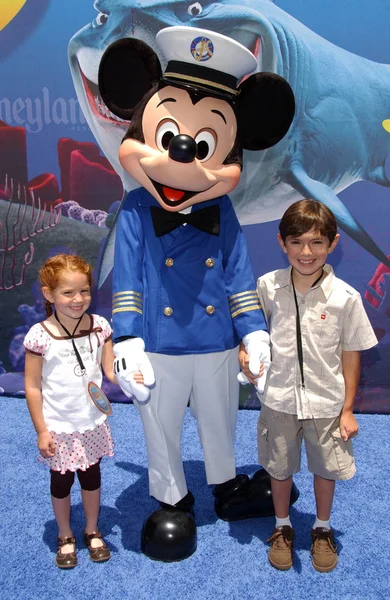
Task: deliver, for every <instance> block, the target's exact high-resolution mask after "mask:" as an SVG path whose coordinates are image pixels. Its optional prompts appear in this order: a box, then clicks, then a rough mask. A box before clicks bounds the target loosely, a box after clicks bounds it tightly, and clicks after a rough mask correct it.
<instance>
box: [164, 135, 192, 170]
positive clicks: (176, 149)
mask: <svg viewBox="0 0 390 600" xmlns="http://www.w3.org/2000/svg"><path fill="white" fill-rule="evenodd" d="M197 151H198V148H197V145H196V142H195V140H194V138H192V137H191V136H189V135H184V134H180V135H175V137H173V138H172V139H171V141H170V142H169V158H171V159H172V160H175V161H176V162H181V163H190V162H192V161H193V160H194V159H195V156H196V153H197Z"/></svg>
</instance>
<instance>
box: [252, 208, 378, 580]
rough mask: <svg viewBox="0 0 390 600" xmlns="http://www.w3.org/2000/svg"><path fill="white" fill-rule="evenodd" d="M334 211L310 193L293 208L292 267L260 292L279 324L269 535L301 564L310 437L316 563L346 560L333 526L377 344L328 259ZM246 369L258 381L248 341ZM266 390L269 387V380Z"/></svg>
mask: <svg viewBox="0 0 390 600" xmlns="http://www.w3.org/2000/svg"><path fill="white" fill-rule="evenodd" d="M339 237H340V236H339V234H338V233H337V224H336V220H335V218H334V215H333V213H332V212H331V211H330V210H329V209H328V208H327V207H326V206H325V205H323V204H322V203H320V202H317V201H314V200H301V201H299V202H296V203H295V204H293V205H292V206H290V207H289V208H288V210H287V211H286V212H285V214H284V215H283V217H282V219H281V222H280V225H279V234H278V236H277V238H278V242H279V244H280V246H281V248H282V250H283V252H284V253H285V254H287V258H288V260H289V262H290V265H291V266H290V267H289V268H287V269H280V270H277V271H274V272H271V273H267V274H266V275H264V276H262V277H260V278H259V280H258V282H257V293H258V296H259V299H260V303H261V305H262V307H263V310H264V313H265V316H266V319H267V322H268V325H269V327H270V336H271V350H272V362H271V367H270V370H269V373H268V376H267V382H266V386H265V391H264V396H263V397H262V398H261V403H262V407H261V413H260V417H259V423H258V452H259V462H260V463H261V464H262V465H263V467H264V468H265V469H266V470H267V472H268V473H269V474H270V477H271V487H272V497H273V502H274V506H275V515H276V525H275V530H274V532H273V534H272V535H271V537H270V538H269V540H267V541H268V542H270V543H271V547H270V551H269V554H268V558H269V561H270V563H271V565H272V566H273V567H275V568H277V569H281V570H287V569H289V568H290V567H291V566H292V546H293V539H294V531H293V529H292V525H291V521H290V517H289V500H290V491H291V484H292V475H293V474H294V473H297V472H298V471H299V469H300V451H301V443H302V438H303V439H304V440H305V448H306V454H307V459H308V467H309V470H310V471H311V472H312V473H313V474H314V494H315V499H316V508H317V518H316V521H315V523H314V525H313V529H312V531H311V536H312V546H311V555H312V563H313V566H314V568H315V569H316V570H317V571H322V572H328V571H331V570H332V569H334V568H335V567H336V565H337V560H338V557H337V549H336V545H335V541H334V537H333V532H332V529H331V527H330V512H331V508H332V502H333V495H334V487H335V481H336V480H346V479H350V478H351V477H353V475H354V473H355V471H356V469H355V464H354V459H353V453H352V442H351V438H353V437H355V436H356V435H357V432H358V429H359V427H358V424H357V422H356V419H355V416H354V414H353V403H354V398H355V395H356V390H357V387H358V383H359V375H360V351H361V350H366V349H368V348H371V347H372V346H375V345H376V344H377V339H376V337H375V334H374V332H373V330H372V327H371V325H370V322H369V320H368V317H367V315H366V313H365V311H364V308H363V304H362V301H361V297H360V295H359V293H358V292H357V291H356V290H354V289H353V288H352V287H350V286H349V285H348V284H346V283H344V282H343V281H341V280H340V279H338V278H337V277H335V275H334V273H333V269H332V267H331V266H329V265H327V264H325V263H326V258H327V256H328V254H330V253H331V252H333V250H334V249H335V247H336V245H337V243H338V240H339ZM240 364H241V368H242V371H243V373H244V374H245V375H246V376H247V377H248V379H249V380H250V381H251V383H254V384H255V385H256V383H257V381H258V376H259V374H258V375H257V376H253V374H251V372H250V371H249V361H248V356H247V354H246V353H245V351H244V348H243V347H242V349H241V351H240ZM260 389H261V387H260Z"/></svg>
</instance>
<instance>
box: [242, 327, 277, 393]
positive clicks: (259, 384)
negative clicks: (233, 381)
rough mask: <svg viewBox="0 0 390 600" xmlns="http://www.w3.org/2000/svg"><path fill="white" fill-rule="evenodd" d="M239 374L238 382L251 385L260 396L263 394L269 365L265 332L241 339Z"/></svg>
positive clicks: (250, 334) (266, 334)
mask: <svg viewBox="0 0 390 600" xmlns="http://www.w3.org/2000/svg"><path fill="white" fill-rule="evenodd" d="M238 359H239V363H240V367H241V373H239V375H238V381H239V382H240V383H241V384H243V385H245V384H247V383H252V384H253V385H254V386H255V387H256V389H257V391H258V392H259V393H260V394H263V393H264V387H265V381H266V377H267V371H268V369H269V367H270V364H271V352H270V347H269V335H268V333H267V332H266V331H253V332H252V333H248V334H247V335H245V336H244V337H243V339H242V343H241V347H240V352H239V355H238Z"/></svg>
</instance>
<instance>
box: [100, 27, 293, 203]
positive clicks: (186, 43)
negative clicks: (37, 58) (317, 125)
mask: <svg viewBox="0 0 390 600" xmlns="http://www.w3.org/2000/svg"><path fill="white" fill-rule="evenodd" d="M156 41H157V44H158V45H159V47H160V49H161V51H162V53H163V54H164V56H165V57H166V59H167V62H168V64H167V68H166V70H165V72H164V74H163V73H162V69H161V65H160V61H159V59H158V57H157V55H156V53H155V52H154V51H153V50H152V49H151V48H150V47H149V46H148V45H147V44H145V43H144V42H142V41H140V40H135V39H130V38H129V39H127V38H126V39H122V40H118V41H117V42H114V43H113V44H112V45H111V46H109V47H108V48H107V50H106V51H105V53H104V55H103V57H102V60H101V63H100V68H99V88H100V93H101V96H102V98H103V100H104V102H105V103H106V105H107V107H108V108H109V109H110V110H111V111H112V112H113V113H114V114H115V115H117V116H119V117H120V118H122V119H125V120H131V124H130V127H129V129H128V131H127V133H126V135H125V137H124V139H123V142H122V145H121V148H120V153H119V157H120V162H121V164H122V166H123V167H124V169H125V170H126V171H127V172H128V173H129V174H130V175H131V176H132V177H134V179H136V181H138V183H139V184H140V185H141V186H143V187H144V188H146V189H147V190H148V191H149V192H150V193H151V194H152V195H153V196H154V198H155V199H156V200H157V201H158V202H159V203H160V205H161V206H162V207H163V208H164V209H165V210H168V211H173V212H175V211H178V210H183V209H185V208H187V207H188V206H191V205H193V204H197V203H199V202H204V201H206V200H211V199H213V198H217V197H218V196H222V195H223V194H227V193H229V192H230V191H231V190H233V189H234V188H235V187H236V185H237V184H238V182H239V179H240V174H241V167H242V150H243V149H247V150H264V149H266V148H269V147H271V146H273V145H275V144H276V143H277V142H278V141H279V140H281V139H282V138H283V137H284V136H285V134H286V133H287V131H288V129H289V127H290V125H291V122H292V119H293V117H294V110H295V102H294V95H293V92H292V90H291V88H290V86H289V84H288V83H287V82H286V81H285V80H284V79H283V78H282V77H280V76H278V75H275V74H273V73H256V74H254V75H251V76H250V77H248V78H247V79H245V80H244V81H243V82H242V83H241V84H240V85H237V84H238V81H240V80H241V79H242V78H243V77H244V76H246V75H247V74H248V73H251V72H252V71H254V70H255V68H256V67H257V61H256V59H255V57H254V56H253V55H252V53H251V52H249V50H247V48H245V47H244V46H242V45H241V44H239V43H238V42H236V41H235V40H232V39H231V38H227V37H226V36H223V35H221V34H217V33H214V32H211V31H207V30H201V29H195V28H192V27H169V28H166V29H163V30H161V31H160V32H159V33H158V34H157V38H156Z"/></svg>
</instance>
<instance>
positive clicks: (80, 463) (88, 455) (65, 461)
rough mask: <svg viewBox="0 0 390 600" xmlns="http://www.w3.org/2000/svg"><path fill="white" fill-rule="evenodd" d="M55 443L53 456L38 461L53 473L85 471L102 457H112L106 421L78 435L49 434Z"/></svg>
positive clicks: (112, 448) (111, 445)
mask: <svg viewBox="0 0 390 600" xmlns="http://www.w3.org/2000/svg"><path fill="white" fill-rule="evenodd" d="M50 434H51V436H52V438H53V440H54V443H55V455H54V456H52V457H51V458H44V457H43V456H40V457H39V459H38V461H39V462H43V463H45V464H46V465H47V466H48V467H49V468H50V469H52V470H53V471H61V473H62V474H64V473H65V472H66V471H78V470H79V469H81V470H82V471H86V470H87V469H88V467H91V466H92V465H94V464H96V463H97V462H98V461H99V459H100V458H101V457H102V456H114V443H113V441H112V437H111V431H110V426H109V424H108V421H107V420H106V421H104V422H103V423H101V425H98V426H97V427H95V429H91V430H89V431H84V433H79V432H78V431H75V432H74V433H55V432H54V431H51V432H50Z"/></svg>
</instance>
